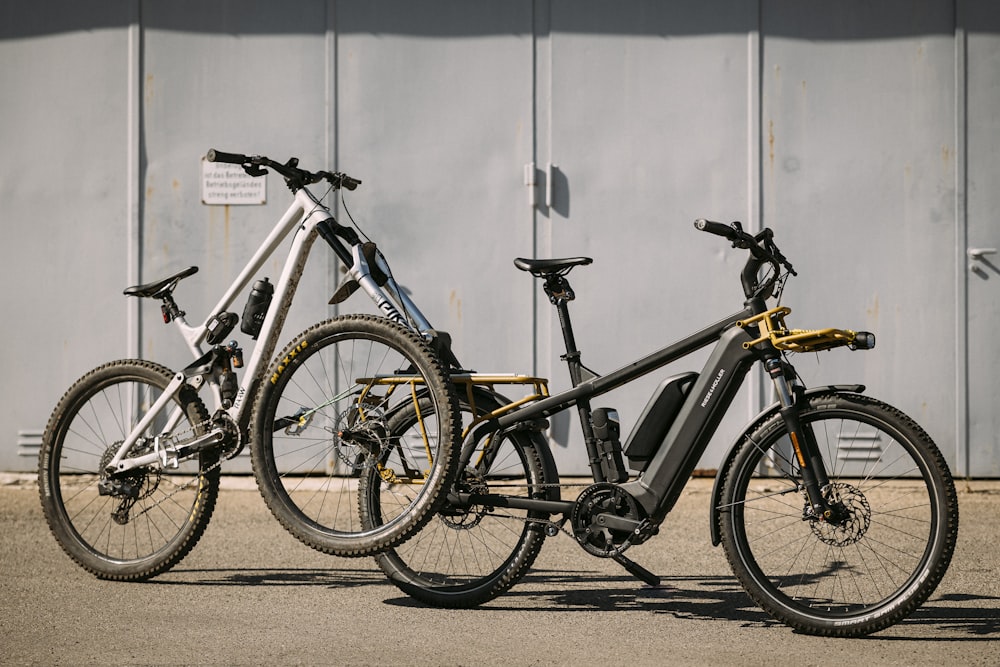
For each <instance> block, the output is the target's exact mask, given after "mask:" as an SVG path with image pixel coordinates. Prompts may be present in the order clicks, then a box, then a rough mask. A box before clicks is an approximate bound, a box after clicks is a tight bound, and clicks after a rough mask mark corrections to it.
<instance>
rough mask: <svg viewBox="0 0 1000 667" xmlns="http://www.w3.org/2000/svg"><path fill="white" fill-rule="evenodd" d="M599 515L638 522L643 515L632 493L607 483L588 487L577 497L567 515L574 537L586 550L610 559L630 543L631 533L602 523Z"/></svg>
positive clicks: (632, 533)
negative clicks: (610, 515) (609, 515)
mask: <svg viewBox="0 0 1000 667" xmlns="http://www.w3.org/2000/svg"><path fill="white" fill-rule="evenodd" d="M601 514H612V515H614V516H617V517H620V518H623V519H630V520H633V521H637V522H638V521H642V520H643V519H644V518H645V515H644V513H643V511H642V509H641V508H640V506H639V503H638V502H637V501H636V499H635V498H633V497H632V495H631V494H629V493H628V492H627V491H625V490H624V489H622V488H621V487H619V486H615V485H614V484H608V483H606V482H600V483H598V484H592V485H591V486H588V487H587V488H586V489H584V490H583V493H581V494H580V495H579V497H578V498H577V499H576V504H575V505H574V506H573V513H572V515H571V516H570V525H571V526H572V527H573V537H575V538H576V541H577V542H578V543H579V544H580V546H582V547H583V548H584V550H585V551H586V552H587V553H589V554H592V555H594V556H598V557H600V558H613V557H614V556H617V555H619V554H621V553H622V552H623V551H625V550H626V549H627V548H628V547H629V546H631V545H632V542H631V538H632V536H633V535H634V532H633V531H631V530H621V529H616V528H609V527H607V526H605V525H601V523H600V522H599V518H598V517H599V515H601Z"/></svg>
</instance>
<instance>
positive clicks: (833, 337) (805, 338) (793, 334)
mask: <svg viewBox="0 0 1000 667" xmlns="http://www.w3.org/2000/svg"><path fill="white" fill-rule="evenodd" d="M791 312H792V309H791V308H787V307H785V306H779V307H778V308H772V309H771V310H769V311H767V312H765V313H761V314H760V315H754V316H753V317H751V318H750V319H748V320H741V321H739V322H737V323H736V325H737V326H739V327H742V328H746V327H748V326H750V325H752V324H758V323H760V324H762V326H759V327H758V331H761V330H762V331H761V332H762V333H763V335H762V336H761V337H760V338H758V339H756V340H752V341H750V342H749V343H743V347H744V349H748V350H749V349H750V348H751V347H753V346H754V345H759V344H761V343H763V342H766V341H770V342H771V345H773V346H774V347H776V348H777V349H779V350H787V351H789V352H819V351H821V350H829V349H832V348H835V347H841V346H843V345H854V342H855V339H856V338H857V332H856V331H851V330H850V329H789V328H788V327H787V326H785V316H786V315H788V314H789V313H791Z"/></svg>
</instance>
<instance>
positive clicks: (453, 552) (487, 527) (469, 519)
mask: <svg viewBox="0 0 1000 667" xmlns="http://www.w3.org/2000/svg"><path fill="white" fill-rule="evenodd" d="M460 406H461V409H462V412H463V416H464V417H465V418H466V422H467V423H466V427H468V423H469V422H471V421H472V418H473V416H474V415H473V410H472V407H471V406H470V404H469V402H468V400H466V399H465V398H464V397H463V398H460ZM499 407H500V403H499V402H497V401H496V400H494V399H491V398H489V397H488V396H486V395H483V394H480V395H478V396H477V397H476V415H481V414H485V413H488V412H491V411H493V410H495V409H497V408H499ZM430 409H431V408H430V406H429V405H426V404H425V403H424V402H421V404H420V405H419V413H420V414H427V412H428V411H429V410H430ZM389 428H390V432H391V433H392V434H393V435H394V436H398V437H399V438H400V439H402V440H406V439H409V438H414V437H417V432H418V418H417V411H416V410H415V409H412V408H411V409H408V410H403V411H400V413H399V414H397V415H396V416H395V417H394V419H393V420H392V421H391V422H390V424H389ZM470 442H471V440H470ZM466 446H467V447H473V448H474V452H473V454H472V457H471V459H470V464H469V465H468V466H467V467H466V468H465V470H461V471H459V473H458V479H457V481H456V482H455V485H454V487H453V490H454V491H455V492H461V493H500V494H504V495H506V496H509V497H524V498H542V497H546V495H547V489H546V482H547V481H550V480H547V479H546V476H545V473H544V470H545V468H544V466H543V464H542V461H541V458H540V455H539V453H538V449H537V446H536V445H535V443H534V442H532V437H531V436H530V435H529V434H528V433H526V432H523V431H522V432H517V433H511V434H508V435H506V436H496V437H494V438H493V439H491V440H489V441H487V442H484V443H472V444H467V445H466ZM551 481H553V482H554V481H555V480H551ZM386 485H387V482H386V480H385V479H384V478H383V477H382V476H379V475H377V474H375V473H374V471H369V472H368V474H367V475H365V477H364V479H363V480H362V490H363V493H362V496H361V500H362V505H361V507H362V516H363V518H364V520H365V522H366V525H378V524H380V523H383V522H385V521H391V520H392V517H393V516H394V514H395V512H396V508H394V507H393V506H392V505H391V504H387V503H386V502H385V499H386V498H387V495H386V493H385V487H386ZM546 519H548V516H547V515H544V514H540V513H538V512H528V511H526V510H516V509H511V508H503V507H487V506H484V505H459V504H457V503H456V504H453V503H451V502H449V501H446V502H445V503H444V505H443V506H442V507H441V509H440V510H438V512H437V514H436V515H435V516H434V518H433V519H432V520H431V522H430V523H429V524H428V525H426V526H425V527H424V528H423V529H422V530H421V531H420V533H419V534H418V535H416V536H415V537H414V538H413V539H411V540H410V541H409V542H407V543H406V544H403V545H400V546H397V547H396V548H394V549H389V550H386V551H385V552H383V553H380V554H378V555H377V556H376V562H377V563H378V565H379V567H380V568H382V571H383V572H385V573H386V576H388V578H389V581H391V582H392V583H393V584H395V585H396V587H398V588H399V589H400V590H402V591H403V592H404V593H406V594H407V595H409V596H411V597H413V598H415V599H417V600H420V601H421V602H424V603H425V604H429V605H433V606H437V607H446V608H468V607H474V606H477V605H480V604H483V603H484V602H487V601H489V600H492V599H493V598H495V597H497V596H499V595H501V594H502V593H504V592H505V591H507V590H509V589H510V588H511V587H512V586H513V585H514V584H516V583H517V582H518V581H520V580H521V578H522V577H524V575H525V574H526V573H527V571H528V569H529V568H530V567H531V565H532V563H534V561H535V558H536V557H537V556H538V552H539V551H540V550H541V548H542V543H543V542H544V541H545V532H544V521H545V520H546ZM536 520H537V521H536Z"/></svg>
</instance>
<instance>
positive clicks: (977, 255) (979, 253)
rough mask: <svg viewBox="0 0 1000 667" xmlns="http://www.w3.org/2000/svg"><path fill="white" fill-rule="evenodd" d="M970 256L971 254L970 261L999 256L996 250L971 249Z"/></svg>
mask: <svg viewBox="0 0 1000 667" xmlns="http://www.w3.org/2000/svg"><path fill="white" fill-rule="evenodd" d="M968 254H969V259H971V260H977V259H982V258H983V257H985V256H986V255H995V254H997V249H996V248H969V250H968Z"/></svg>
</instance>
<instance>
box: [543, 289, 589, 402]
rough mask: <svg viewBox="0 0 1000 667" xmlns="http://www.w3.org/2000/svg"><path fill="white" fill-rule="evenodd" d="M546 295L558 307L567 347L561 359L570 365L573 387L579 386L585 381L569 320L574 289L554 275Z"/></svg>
mask: <svg viewBox="0 0 1000 667" xmlns="http://www.w3.org/2000/svg"><path fill="white" fill-rule="evenodd" d="M545 294H546V295H547V296H548V297H549V301H550V302H551V303H552V305H553V306H555V307H556V312H557V313H559V327H560V328H561V329H562V335H563V343H565V345H566V354H564V355H562V356H561V357H560V358H561V359H562V360H563V361H565V362H566V363H567V364H568V365H569V376H570V381H571V382H572V383H573V386H574V387H575V386H577V385H578V384H580V383H581V382H582V381H583V374H582V372H581V367H580V351H579V350H578V349H576V337H575V336H574V335H573V323H572V322H571V321H570V318H569V306H567V305H566V304H568V303H569V302H570V301H572V300H573V299H575V298H576V295H575V294H574V293H573V288H572V287H570V285H569V281H568V280H566V278H565V276H561V275H558V274H553V275H550V276H548V277H547V278H546V279H545Z"/></svg>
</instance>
